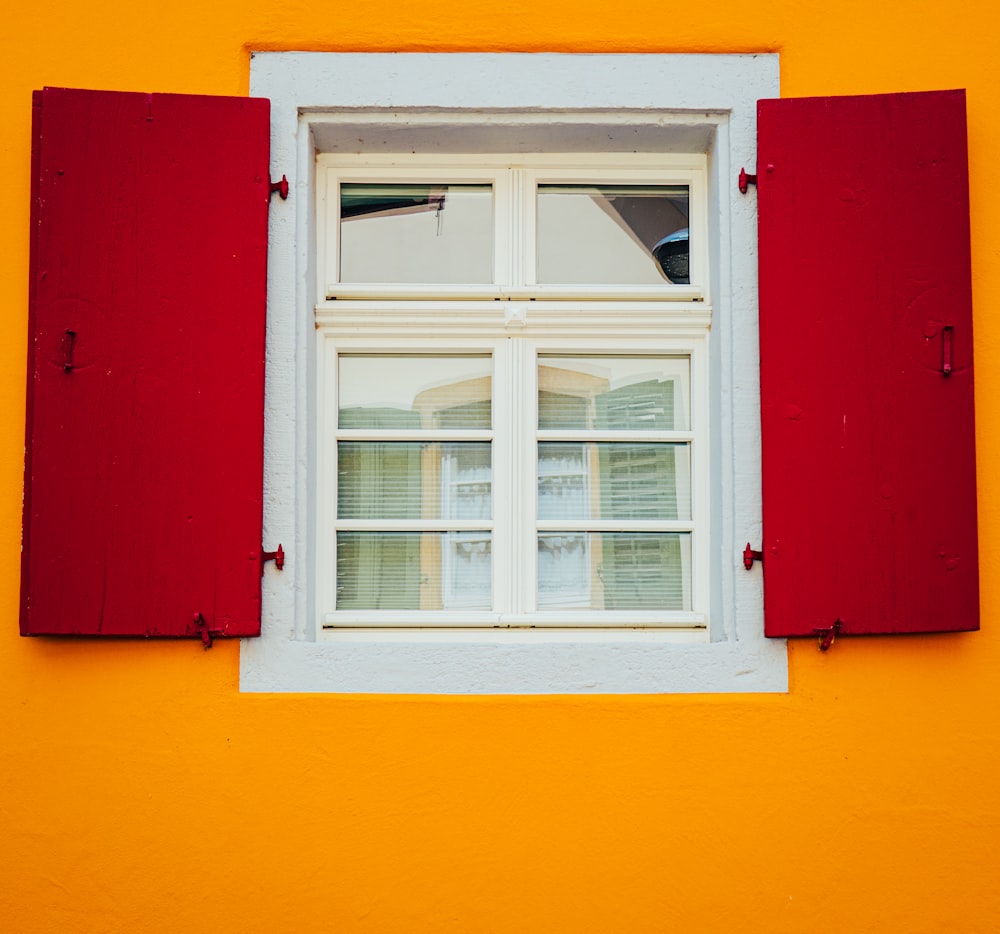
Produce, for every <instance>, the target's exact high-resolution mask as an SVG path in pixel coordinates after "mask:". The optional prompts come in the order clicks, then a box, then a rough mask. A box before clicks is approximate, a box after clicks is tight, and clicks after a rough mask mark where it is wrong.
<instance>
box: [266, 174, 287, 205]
mask: <svg viewBox="0 0 1000 934" xmlns="http://www.w3.org/2000/svg"><path fill="white" fill-rule="evenodd" d="M270 185H271V187H270V190H269V194H268V198H270V197H271V195H273V194H274V193H275V192H277V193H278V194H279V195H280V196H281V200H282V201H287V200H288V178H287V177H286V176H284V175H282V176H281V181H280V182H271V183H270Z"/></svg>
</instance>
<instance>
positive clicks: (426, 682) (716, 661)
mask: <svg viewBox="0 0 1000 934" xmlns="http://www.w3.org/2000/svg"><path fill="white" fill-rule="evenodd" d="M685 635H692V636H694V637H696V638H702V636H701V634H698V633H692V634H680V633H663V632H648V631H629V632H618V633H615V632H608V631H603V632H592V633H579V632H573V633H567V632H544V633H539V632H537V631H530V632H529V631H525V630H509V631H505V632H497V631H491V632H484V633H468V632H465V633H455V632H446V631H441V630H438V631H434V632H419V633H415V632H400V631H395V632H385V633H371V632H367V631H366V632H361V631H357V630H353V631H352V630H345V631H340V632H336V633H329V634H325V635H324V637H323V640H322V641H320V642H304V641H303V642H298V641H292V640H289V639H287V638H283V637H281V636H280V635H277V634H271V635H268V634H266V633H265V635H264V636H263V637H262V638H260V639H249V640H244V642H243V645H242V649H241V668H242V672H241V689H242V690H244V691H251V692H315V693H337V694H452V695H456V694H457V695H461V694H470V695H475V694H490V695H498V694H510V695H522V694H667V693H670V694H701V693H739V692H748V693H749V692H754V693H756V692H785V691H787V690H788V676H787V666H786V647H785V643H784V641H783V640H773V639H771V640H768V639H764V638H763V636H761V637H760V638H759V639H755V640H753V641H752V642H751V643H750V644H742V643H741V644H735V643H731V642H714V643H713V642H709V643H706V642H701V643H691V642H687V641H679V637H683V636H685Z"/></svg>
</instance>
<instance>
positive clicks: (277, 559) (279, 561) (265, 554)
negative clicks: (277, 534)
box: [251, 543, 285, 577]
mask: <svg viewBox="0 0 1000 934" xmlns="http://www.w3.org/2000/svg"><path fill="white" fill-rule="evenodd" d="M251 557H252V556H251ZM265 561H273V562H274V566H275V567H276V568H277V569H278V570H279V571H281V570H284V567H285V549H284V548H282V547H281V544H280V543H279V544H278V550H277V551H264V549H263V547H262V548H261V551H260V576H261V577H263V576H264V562H265Z"/></svg>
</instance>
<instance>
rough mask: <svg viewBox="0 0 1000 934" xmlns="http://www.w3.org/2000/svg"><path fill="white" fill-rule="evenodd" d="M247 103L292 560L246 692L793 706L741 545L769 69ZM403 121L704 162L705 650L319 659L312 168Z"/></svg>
mask: <svg viewBox="0 0 1000 934" xmlns="http://www.w3.org/2000/svg"><path fill="white" fill-rule="evenodd" d="M250 90H251V94H252V95H254V96H262V97H267V98H270V100H271V106H272V124H271V126H272V131H271V139H272V142H271V165H272V174H276V175H278V176H280V175H281V174H282V173H286V174H287V175H288V177H289V179H290V180H291V182H292V191H293V194H292V196H291V197H290V198H289V200H288V201H287V202H283V203H279V202H278V201H277V200H275V202H274V203H273V205H272V210H271V219H270V243H269V250H270V255H269V267H268V338H267V341H268V343H267V359H268V371H267V389H266V391H267V401H266V411H265V490H264V493H265V501H264V524H265V535H264V538H265V541H266V542H276V541H281V542H282V543H283V544H284V546H285V550H286V552H287V554H288V559H287V561H286V564H285V568H284V571H281V572H278V571H276V570H274V569H273V568H270V569H269V570H268V571H267V572H266V574H265V578H264V594H263V596H264V617H263V634H262V636H261V637H260V638H259V639H249V640H244V641H243V643H242V645H241V651H240V686H241V690H243V691H253V692H274V691H278V692H338V693H402V694H563V693H573V694H575V693H629V694H645V693H670V692H676V693H706V692H734V691H740V692H762V691H787V689H788V667H787V648H786V645H785V642H784V641H783V640H768V639H765V638H764V635H763V601H762V588H761V575H760V570H759V568H758V569H755V570H754V571H753V572H751V573H747V572H746V571H745V570H744V569H743V567H742V561H741V552H742V548H743V544H744V543H745V542H746V540H747V539H749V540H751V541H754V540H759V538H760V534H761V521H760V516H761V507H760V454H759V451H760V430H759V424H760V421H759V397H758V388H757V385H758V384H757V300H756V296H757V287H756V284H757V270H756V216H755V212H754V205H755V199H754V197H753V195H752V194H751V195H750V196H749V197H745V196H741V195H740V194H739V193H738V191H737V188H736V184H735V177H736V173H737V172H738V170H739V166H740V165H741V164H746V165H748V166H749V165H753V164H754V152H755V137H756V119H755V115H756V101H757V99H759V98H763V97H775V96H777V94H778V61H777V57H776V56H773V55H560V54H466V53H454V54H416V53H414V54H332V53H298V52H295V53H255V54H254V56H253V59H252V61H251V88H250ZM512 115H513V116H512ZM400 120H402V121H403V122H404V123H405V122H407V121H409V122H411V123H424V124H426V125H428V126H429V125H430V123H431V122H432V121H435V120H436V122H437V123H438V124H440V125H441V127H443V129H444V131H445V132H444V133H443V134H442V135H443V136H444V137H447V135H448V132H449V131H453V130H455V129H456V128H459V129H460V128H462V127H464V126H466V125H471V126H474V127H477V128H483V127H486V128H491V127H494V126H496V125H503V124H504V122H505V121H506V122H507V123H517V124H519V125H529V124H535V125H536V126H551V125H553V124H559V125H562V126H566V127H568V128H569V130H570V131H573V132H577V131H579V132H580V133H581V134H582V135H583V136H584V137H586V136H588V131H590V132H592V131H593V130H594V129H596V128H597V127H599V126H601V125H602V124H605V123H607V124H608V125H610V126H611V127H612V128H619V129H623V128H627V129H628V131H629V132H630V133H634V134H635V135H636V139H641V142H640V144H639V145H641V146H644V147H646V151H657V150H659V148H660V141H662V146H663V149H664V150H665V151H667V150H670V151H685V150H691V149H696V148H697V145H698V142H697V141H699V140H702V141H704V140H708V141H709V142H710V147H711V148H710V154H709V186H708V187H709V210H710V212H711V214H710V216H711V218H712V220H713V231H712V240H713V243H712V250H713V255H712V262H711V277H712V278H711V282H710V284H709V288H710V290H711V294H712V296H713V308H714V315H713V323H712V340H711V342H710V351H711V359H710V364H709V365H710V368H711V372H712V381H711V390H710V395H711V405H712V411H713V418H712V441H711V447H712V453H713V457H712V464H713V466H712V476H711V482H712V489H713V496H712V501H713V513H712V521H711V535H712V553H713V561H712V571H711V573H712V581H713V586H712V605H711V614H710V615H711V619H712V626H711V640H712V641H711V642H708V643H701V644H684V643H679V642H678V641H677V634H675V633H668V634H666V637H665V636H664V635H662V634H658V633H656V632H648V631H628V632H615V631H600V632H585V633H581V632H544V633H539V632H537V631H523V630H511V631H496V630H490V631H486V632H472V633H468V632H463V633H453V632H448V631H434V632H386V633H378V634H372V633H367V632H354V633H344V634H342V636H343V638H341V639H339V640H338V641H336V642H333V643H332V642H324V641H320V640H317V638H316V633H315V624H314V621H315V619H316V612H315V606H314V590H315V588H314V587H313V584H312V581H313V580H314V575H315V573H316V570H315V568H314V566H313V564H312V561H313V560H314V559H313V556H314V555H315V523H314V520H313V513H314V506H315V491H314V487H313V477H314V474H315V469H314V468H315V462H316V439H315V437H314V435H315V431H314V428H313V426H314V425H315V410H314V397H315V392H316V387H315V366H314V363H315V359H316V358H315V354H316V346H315V343H316V338H315V328H314V323H313V322H314V308H315V305H316V300H317V297H318V296H317V292H316V276H317V271H316V248H317V247H316V223H315V217H314V210H313V205H314V203H315V185H316V175H315V165H316V158H315V157H316V152H317V145H319V148H321V149H324V150H325V149H326V148H327V141H328V140H329V139H331V138H336V136H337V133H338V131H341V130H346V129H348V128H353V129H357V128H358V127H359V126H367V127H373V128H377V127H379V126H382V125H385V126H389V127H390V131H392V130H393V127H394V126H396V125H397V124H398V123H399V121H400ZM390 124H392V126H390ZM344 136H345V138H346V133H345V134H344ZM317 141H318V144H317ZM651 141H652V142H651ZM692 141H694V142H692ZM587 148H589V149H593V148H595V147H594V146H593V145H592V144H591V145H590V146H588V147H587ZM495 149H496V147H494V151H495ZM381 304H382V303H380V306H381ZM577 308H578V303H577ZM553 315H554V316H555V317H558V310H556V311H554V312H553ZM637 317H638V318H641V314H640V315H638V316H637ZM389 318H390V319H391V318H392V316H391V315H390V316H389ZM387 323H388V322H387ZM637 329H641V325H637Z"/></svg>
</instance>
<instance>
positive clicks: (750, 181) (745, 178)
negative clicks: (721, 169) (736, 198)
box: [738, 169, 757, 195]
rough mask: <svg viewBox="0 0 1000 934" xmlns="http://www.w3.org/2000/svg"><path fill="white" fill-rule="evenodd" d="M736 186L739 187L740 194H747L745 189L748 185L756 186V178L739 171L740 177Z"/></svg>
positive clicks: (742, 170)
mask: <svg viewBox="0 0 1000 934" xmlns="http://www.w3.org/2000/svg"><path fill="white" fill-rule="evenodd" d="M738 184H739V187H740V194H742V195H745V194H746V193H747V188H748V187H749V186H750V185H756V184H757V176H756V175H750V174H749V173H748V172H747V170H746V169H740V177H739V182H738Z"/></svg>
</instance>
